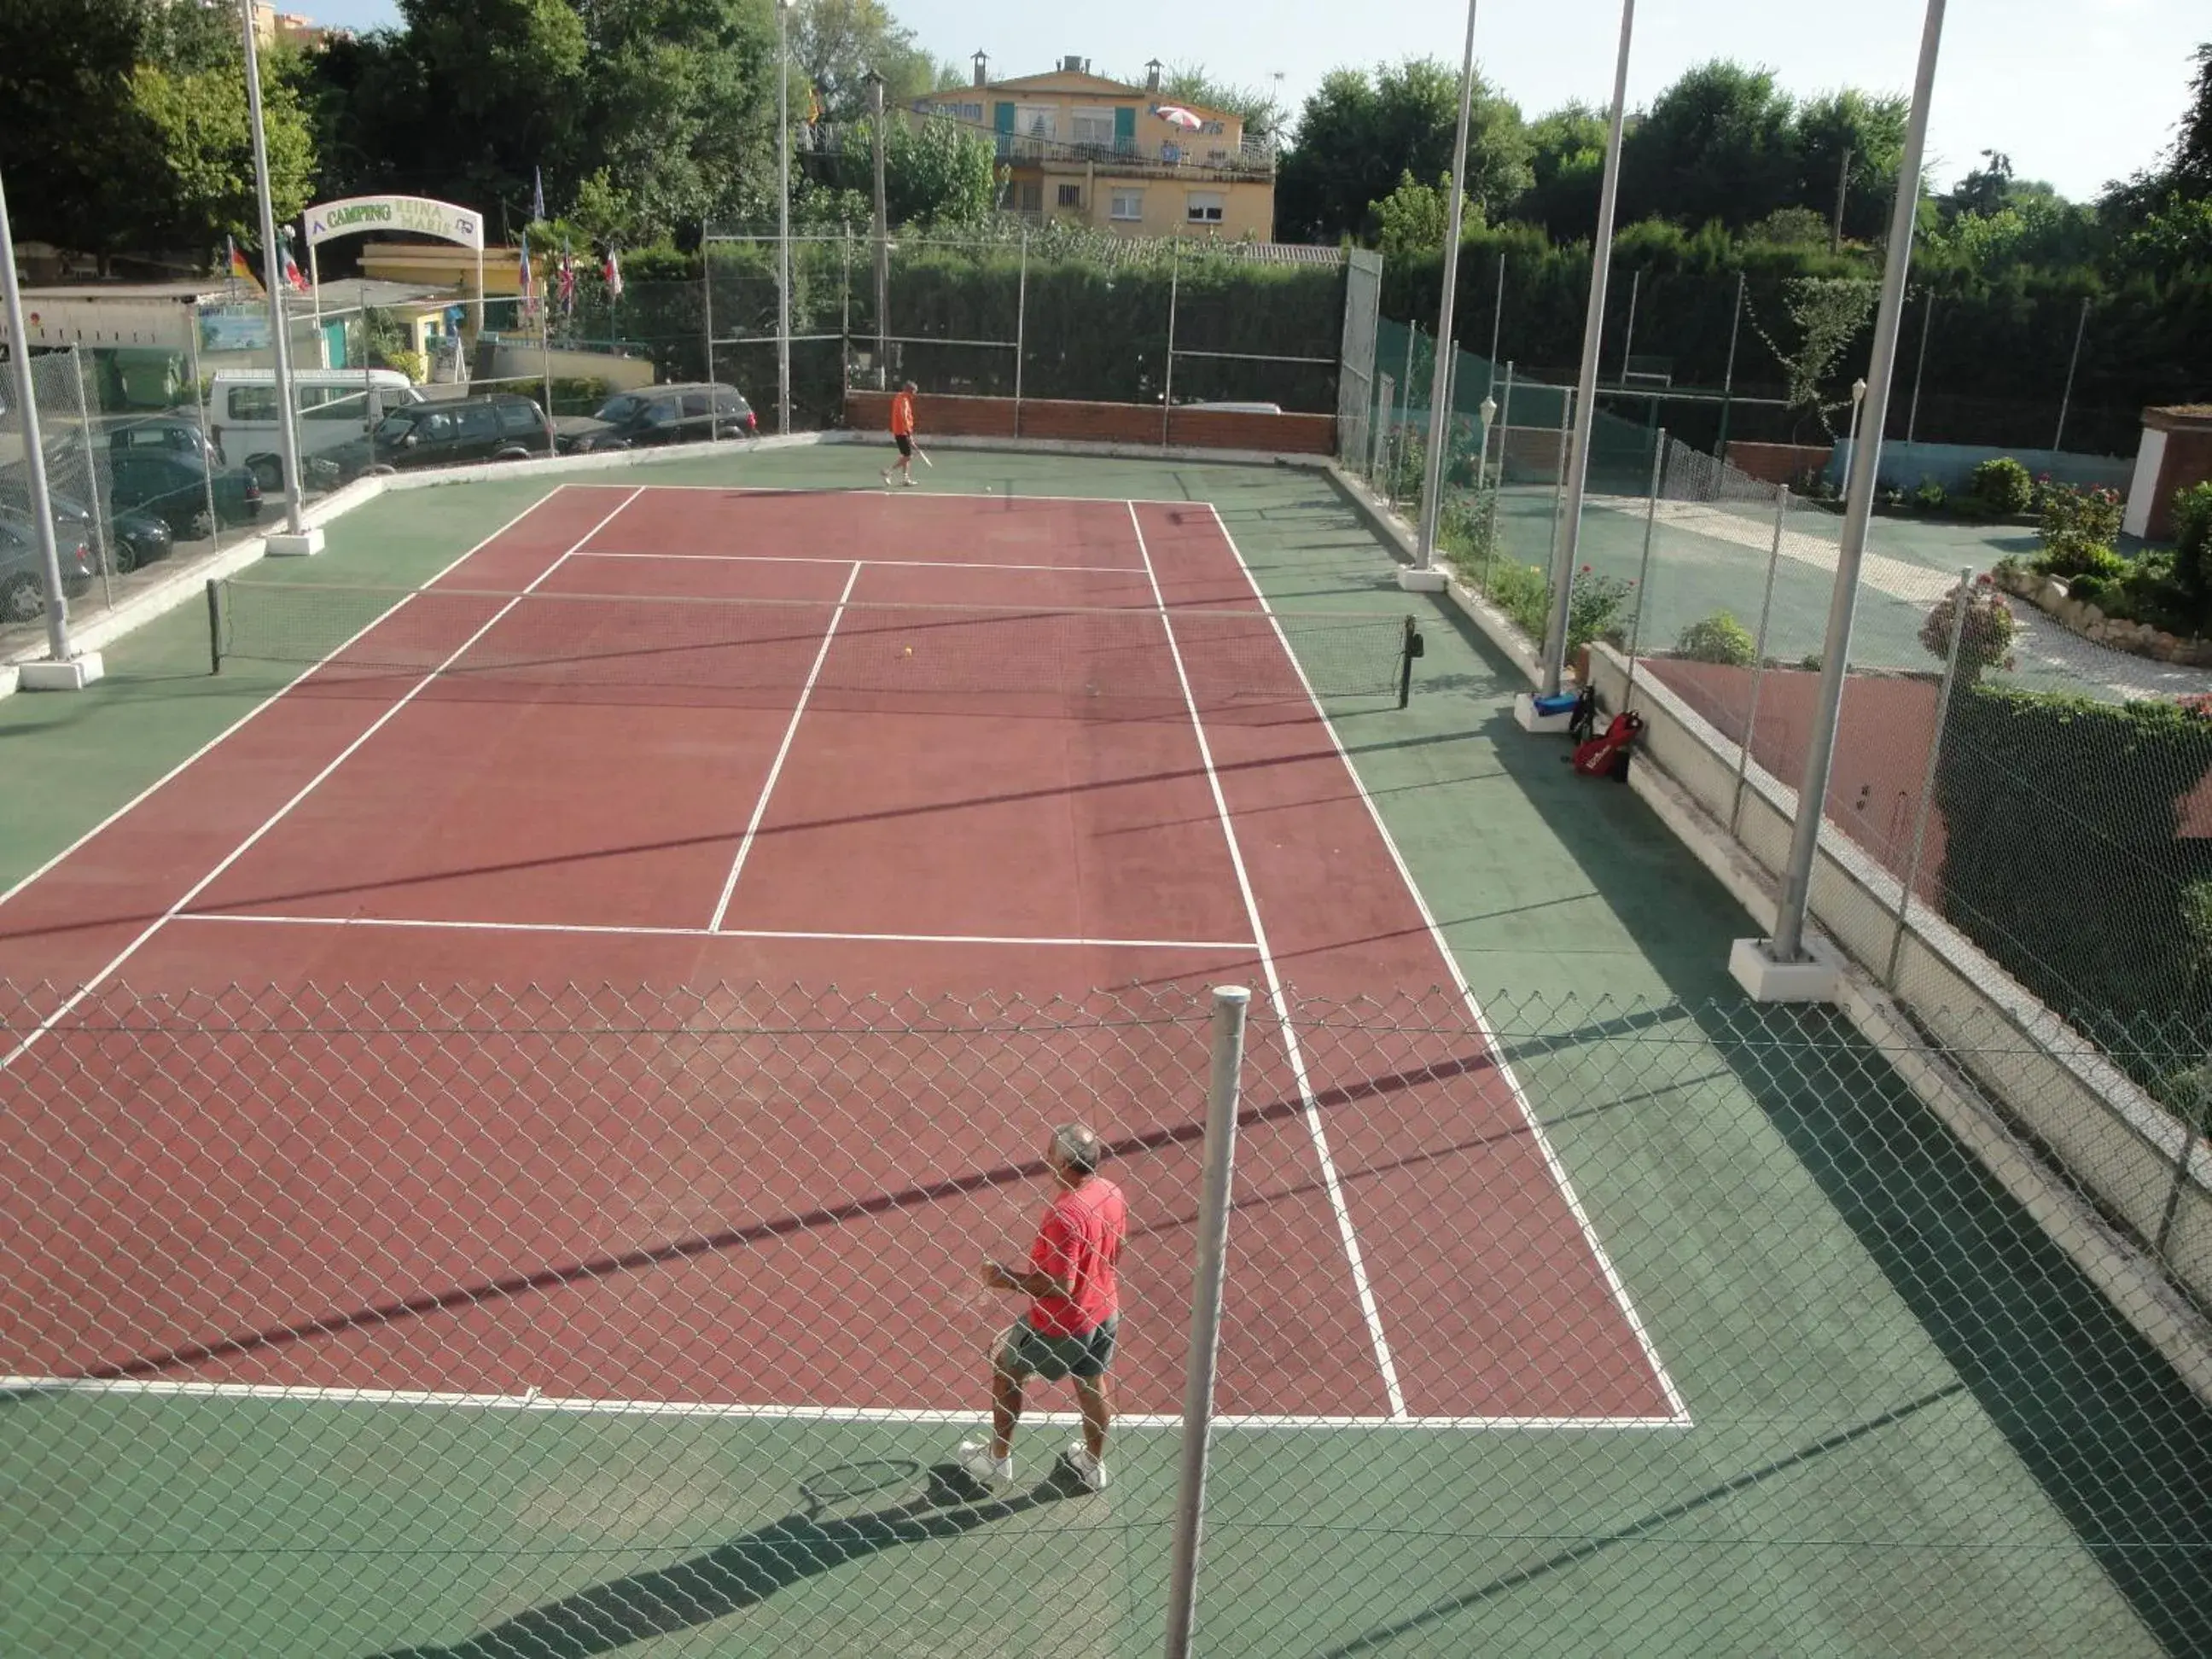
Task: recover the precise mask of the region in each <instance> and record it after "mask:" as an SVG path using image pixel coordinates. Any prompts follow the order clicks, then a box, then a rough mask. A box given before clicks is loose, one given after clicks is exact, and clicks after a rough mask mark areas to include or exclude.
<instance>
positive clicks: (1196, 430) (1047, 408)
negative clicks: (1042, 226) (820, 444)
mask: <svg viewBox="0 0 2212 1659" xmlns="http://www.w3.org/2000/svg"><path fill="white" fill-rule="evenodd" d="M915 416H916V422H917V424H918V425H919V426H920V427H921V438H922V441H923V443H925V444H927V442H928V441H929V436H930V435H931V434H932V433H940V434H942V435H945V436H946V437H951V438H1012V437H1017V436H1018V437H1023V438H1035V439H1038V440H1048V441H1054V440H1056V441H1077V442H1087V443H1112V444H1158V443H1159V442H1160V441H1162V438H1163V436H1164V438H1165V441H1167V442H1168V443H1170V444H1173V445H1176V446H1178V447H1186V448H1191V449H1251V450H1260V451H1263V452H1266V453H1274V454H1294V455H1331V454H1334V453H1336V420H1335V417H1334V416H1329V415H1245V414H1237V413H1233V412H1231V411H1230V410H1218V409H1182V408H1178V409H1176V410H1174V411H1173V413H1172V414H1171V415H1170V416H1169V419H1168V422H1167V431H1166V432H1165V434H1164V435H1163V434H1162V432H1161V430H1160V425H1161V422H1160V411H1159V410H1158V409H1157V408H1152V407H1148V406H1146V404H1089V403H1070V402H1064V401H1061V400H1059V399H1056V398H1024V399H1022V402H1021V405H1020V416H1019V427H1018V428H1017V426H1016V413H1015V404H1014V400H1013V399H1012V398H960V397H937V396H933V395H932V394H930V393H927V392H924V393H921V394H919V395H918V396H917V397H916V398H915ZM845 424H846V425H847V426H848V427H850V428H853V429H854V431H856V432H882V431H885V430H887V429H888V428H889V427H890V394H889V393H888V392H847V393H846V394H845Z"/></svg>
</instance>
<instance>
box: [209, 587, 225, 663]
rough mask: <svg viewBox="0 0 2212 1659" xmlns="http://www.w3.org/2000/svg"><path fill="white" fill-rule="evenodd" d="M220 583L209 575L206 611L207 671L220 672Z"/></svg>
mask: <svg viewBox="0 0 2212 1659" xmlns="http://www.w3.org/2000/svg"><path fill="white" fill-rule="evenodd" d="M207 613H208V672H209V673H210V674H220V673H222V583H221V582H220V581H218V580H216V578H215V577H213V576H210V577H209V578H208V584H207Z"/></svg>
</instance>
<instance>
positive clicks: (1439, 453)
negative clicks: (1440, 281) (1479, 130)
mask: <svg viewBox="0 0 2212 1659" xmlns="http://www.w3.org/2000/svg"><path fill="white" fill-rule="evenodd" d="M1476 4H1477V0H1467V52H1466V55H1465V58H1464V60H1463V61H1462V64H1461V65H1460V72H1459V127H1458V129H1457V132H1456V136H1455V137H1454V138H1453V140H1452V169H1451V204H1450V206H1449V208H1448V209H1447V210H1446V211H1445V215H1444V272H1443V276H1444V292H1443V300H1442V301H1440V302H1439V304H1438V305H1437V365H1436V372H1435V374H1434V375H1433V376H1432V377H1431V381H1430V390H1429V453H1428V455H1427V457H1426V458H1425V459H1426V461H1427V465H1426V467H1425V470H1424V472H1423V476H1422V482H1421V522H1420V529H1419V538H1418V540H1417V541H1416V542H1415V544H1414V550H1415V553H1416V555H1417V556H1418V558H1419V567H1420V568H1421V569H1423V570H1433V569H1435V568H1436V565H1437V517H1438V515H1439V514H1440V513H1442V511H1443V495H1444V446H1445V443H1446V441H1447V440H1448V438H1449V435H1450V431H1451V403H1450V385H1451V367H1452V358H1453V356H1454V353H1455V349H1454V347H1453V344H1452V309H1453V305H1454V302H1455V301H1456V300H1457V299H1458V297H1459V236H1460V225H1461V222H1462V218H1463V216H1464V215H1465V212H1466V208H1467V130H1468V123H1469V122H1470V120H1471V119H1472V118H1473V115H1474V13H1475V7H1476Z"/></svg>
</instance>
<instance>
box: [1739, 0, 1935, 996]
mask: <svg viewBox="0 0 2212 1659" xmlns="http://www.w3.org/2000/svg"><path fill="white" fill-rule="evenodd" d="M1943 6H1944V0H1928V15H1927V21H1926V22H1925V23H1924V24H1923V27H1922V29H1921V36H1920V64H1919V68H1918V70H1917V71H1916V73H1915V76H1914V79H1913V86H1912V114H1911V119H1910V120H1909V121H1908V122H1907V123H1906V125H1905V155H1904V157H1903V159H1902V160H1901V161H1899V164H1898V169H1897V200H1896V202H1895V203H1894V204H1893V206H1892V208H1891V210H1890V216H1889V253H1888V258H1887V261H1886V263H1885V265H1884V269H1883V271H1882V278H1881V306H1880V307H1879V308H1878V309H1877V310H1876V312H1875V326H1874V359H1873V362H1870V363H1869V365H1868V368H1867V383H1868V390H1867V411H1866V428H1867V441H1866V443H1865V445H1864V447H1860V446H1857V445H1854V446H1852V450H1851V472H1850V482H1849V484H1848V487H1847V488H1846V489H1845V492H1844V536H1843V543H1842V544H1841V546H1839V547H1838V549H1837V551H1836V586H1835V592H1834V595H1833V597H1832V599H1831V600H1830V601H1829V605H1828V632H1827V637H1826V641H1824V642H1823V644H1822V646H1821V656H1820V705H1819V709H1818V712H1817V713H1816V714H1815V715H1814V720H1813V730H1812V737H1811V742H1810V744H1808V748H1807V750H1806V754H1805V775H1804V778H1803V780H1802V782H1801V783H1800V784H1799V786H1798V790H1797V822H1796V825H1795V826H1794V829H1793V833H1792V835H1791V836H1790V862H1789V864H1788V866H1787V867H1786V868H1785V870H1784V874H1783V884H1782V904H1781V908H1780V911H1779V913H1778V915H1777V916H1776V919H1775V924H1774V938H1773V940H1772V941H1771V945H1770V946H1769V951H1770V954H1771V959H1772V960H1773V961H1775V962H1778V963H1792V962H1802V961H1803V960H1804V959H1805V911H1806V908H1807V906H1808V903H1809V902H1811V899H1812V896H1813V858H1814V854H1815V852H1816V851H1817V850H1818V849H1819V847H1820V820H1821V818H1822V817H1824V816H1825V814H1826V803H1827V799H1828V776H1829V773H1830V771H1831V769H1832V767H1833V765H1834V763H1835V758H1836V721H1837V718H1838V715H1839V714H1841V713H1842V710H1843V705H1844V675H1845V673H1846V672H1847V671H1849V669H1850V653H1851V620H1852V615H1853V612H1854V611H1855V610H1856V609H1857V602H1858V586H1859V567H1860V566H1861V564H1862V563H1863V562H1864V561H1865V558H1866V540H1867V526H1868V525H1869V523H1870V522H1871V521H1872V520H1873V517H1874V492H1875V475H1876V474H1877V473H1878V472H1879V471H1880V470H1881V434H1882V428H1883V425H1884V424H1885V422H1887V417H1888V414H1889V392H1890V383H1891V380H1892V379H1893V371H1894V370H1895V368H1896V367H1897V334H1898V325H1899V323H1900V322H1901V321H1902V320H1903V313H1904V309H1905V276H1906V273H1907V272H1909V271H1910V270H1911V268H1912V233H1913V228H1914V226H1915V224H1916V222H1917V220H1918V217H1919V211H1920V191H1919V182H1920V165H1921V157H1922V156H1923V155H1924V154H1925V152H1926V150H1927V148H1928V111H1929V101H1930V97H1931V94H1933V92H1934V90H1935V86H1936V56H1937V53H1938V52H1939V49H1940V48H1941V47H1942V43H1943Z"/></svg>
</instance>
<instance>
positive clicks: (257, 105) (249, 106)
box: [239, 0, 322, 553]
mask: <svg viewBox="0 0 2212 1659" xmlns="http://www.w3.org/2000/svg"><path fill="white" fill-rule="evenodd" d="M239 16H240V21H242V23H243V24H244V26H245V32H246V115H247V117H248V118H249V120H250V122H251V123H252V131H253V191H254V195H255V197H256V198H257V199H256V201H255V204H254V205H255V206H256V207H258V209H259V210H260V211H261V266H262V270H264V272H265V273H266V279H265V281H264V284H263V286H264V287H265V288H266V289H268V290H269V295H268V298H269V343H270V347H271V348H272V349H274V351H275V353H276V441H277V444H278V446H279V450H280V453H282V455H283V461H284V529H285V532H286V533H285V535H284V537H283V538H276V537H271V538H270V544H269V550H270V552H271V553H276V552H278V551H283V552H286V553H313V552H317V551H319V550H320V547H321V543H322V535H321V532H316V533H315V535H314V536H313V538H310V537H309V536H308V535H307V526H306V525H304V524H303V523H302V522H301V519H300V434H299V429H298V428H297V427H296V426H295V423H294V410H293V407H292V343H291V341H290V339H289V337H287V335H286V331H285V325H284V250H283V247H282V246H279V244H278V243H277V240H276V208H275V207H274V206H273V205H272V204H271V203H270V198H269V139H268V136H267V133H266V132H265V131H264V128H263V126H262V122H261V57H260V50H259V46H258V43H257V42H256V41H255V40H254V38H253V3H252V0H244V3H242V4H241V5H240V7H239ZM280 540H282V541H283V542H285V543H287V544H288V545H285V546H283V548H281V549H280V548H279V546H278V542H279V541H280Z"/></svg>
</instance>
